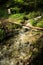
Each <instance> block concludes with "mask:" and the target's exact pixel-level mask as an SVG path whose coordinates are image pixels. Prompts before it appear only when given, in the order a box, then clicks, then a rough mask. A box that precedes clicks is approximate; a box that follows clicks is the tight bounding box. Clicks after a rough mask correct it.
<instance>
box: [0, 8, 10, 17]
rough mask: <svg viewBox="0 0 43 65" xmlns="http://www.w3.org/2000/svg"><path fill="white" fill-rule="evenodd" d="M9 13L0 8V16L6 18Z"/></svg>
mask: <svg viewBox="0 0 43 65" xmlns="http://www.w3.org/2000/svg"><path fill="white" fill-rule="evenodd" d="M8 16H9V15H8V13H7V11H6V9H0V18H7V17H8Z"/></svg>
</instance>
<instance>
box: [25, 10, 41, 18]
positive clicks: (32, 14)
mask: <svg viewBox="0 0 43 65" xmlns="http://www.w3.org/2000/svg"><path fill="white" fill-rule="evenodd" d="M37 16H40V12H39V11H38V12H34V11H33V12H30V13H29V14H27V15H26V18H28V19H31V18H35V17H37Z"/></svg>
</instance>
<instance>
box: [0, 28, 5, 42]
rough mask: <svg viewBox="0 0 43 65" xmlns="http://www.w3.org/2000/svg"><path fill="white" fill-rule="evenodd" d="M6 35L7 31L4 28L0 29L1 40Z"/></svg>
mask: <svg viewBox="0 0 43 65" xmlns="http://www.w3.org/2000/svg"><path fill="white" fill-rule="evenodd" d="M4 37H5V32H4V30H2V29H0V41H2V40H3V39H4Z"/></svg>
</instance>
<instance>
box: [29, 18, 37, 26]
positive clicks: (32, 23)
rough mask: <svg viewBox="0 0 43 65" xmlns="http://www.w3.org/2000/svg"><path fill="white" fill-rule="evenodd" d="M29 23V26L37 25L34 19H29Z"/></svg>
mask: <svg viewBox="0 0 43 65" xmlns="http://www.w3.org/2000/svg"><path fill="white" fill-rule="evenodd" d="M29 22H30V24H31V25H33V26H35V25H36V24H37V21H35V20H34V19H30V21H29Z"/></svg>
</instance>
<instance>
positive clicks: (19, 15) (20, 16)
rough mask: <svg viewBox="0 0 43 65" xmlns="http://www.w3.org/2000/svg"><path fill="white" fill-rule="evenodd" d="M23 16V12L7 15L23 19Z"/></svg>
mask: <svg viewBox="0 0 43 65" xmlns="http://www.w3.org/2000/svg"><path fill="white" fill-rule="evenodd" d="M24 16H25V13H16V14H12V15H11V16H9V18H14V19H23V17H24Z"/></svg>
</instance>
